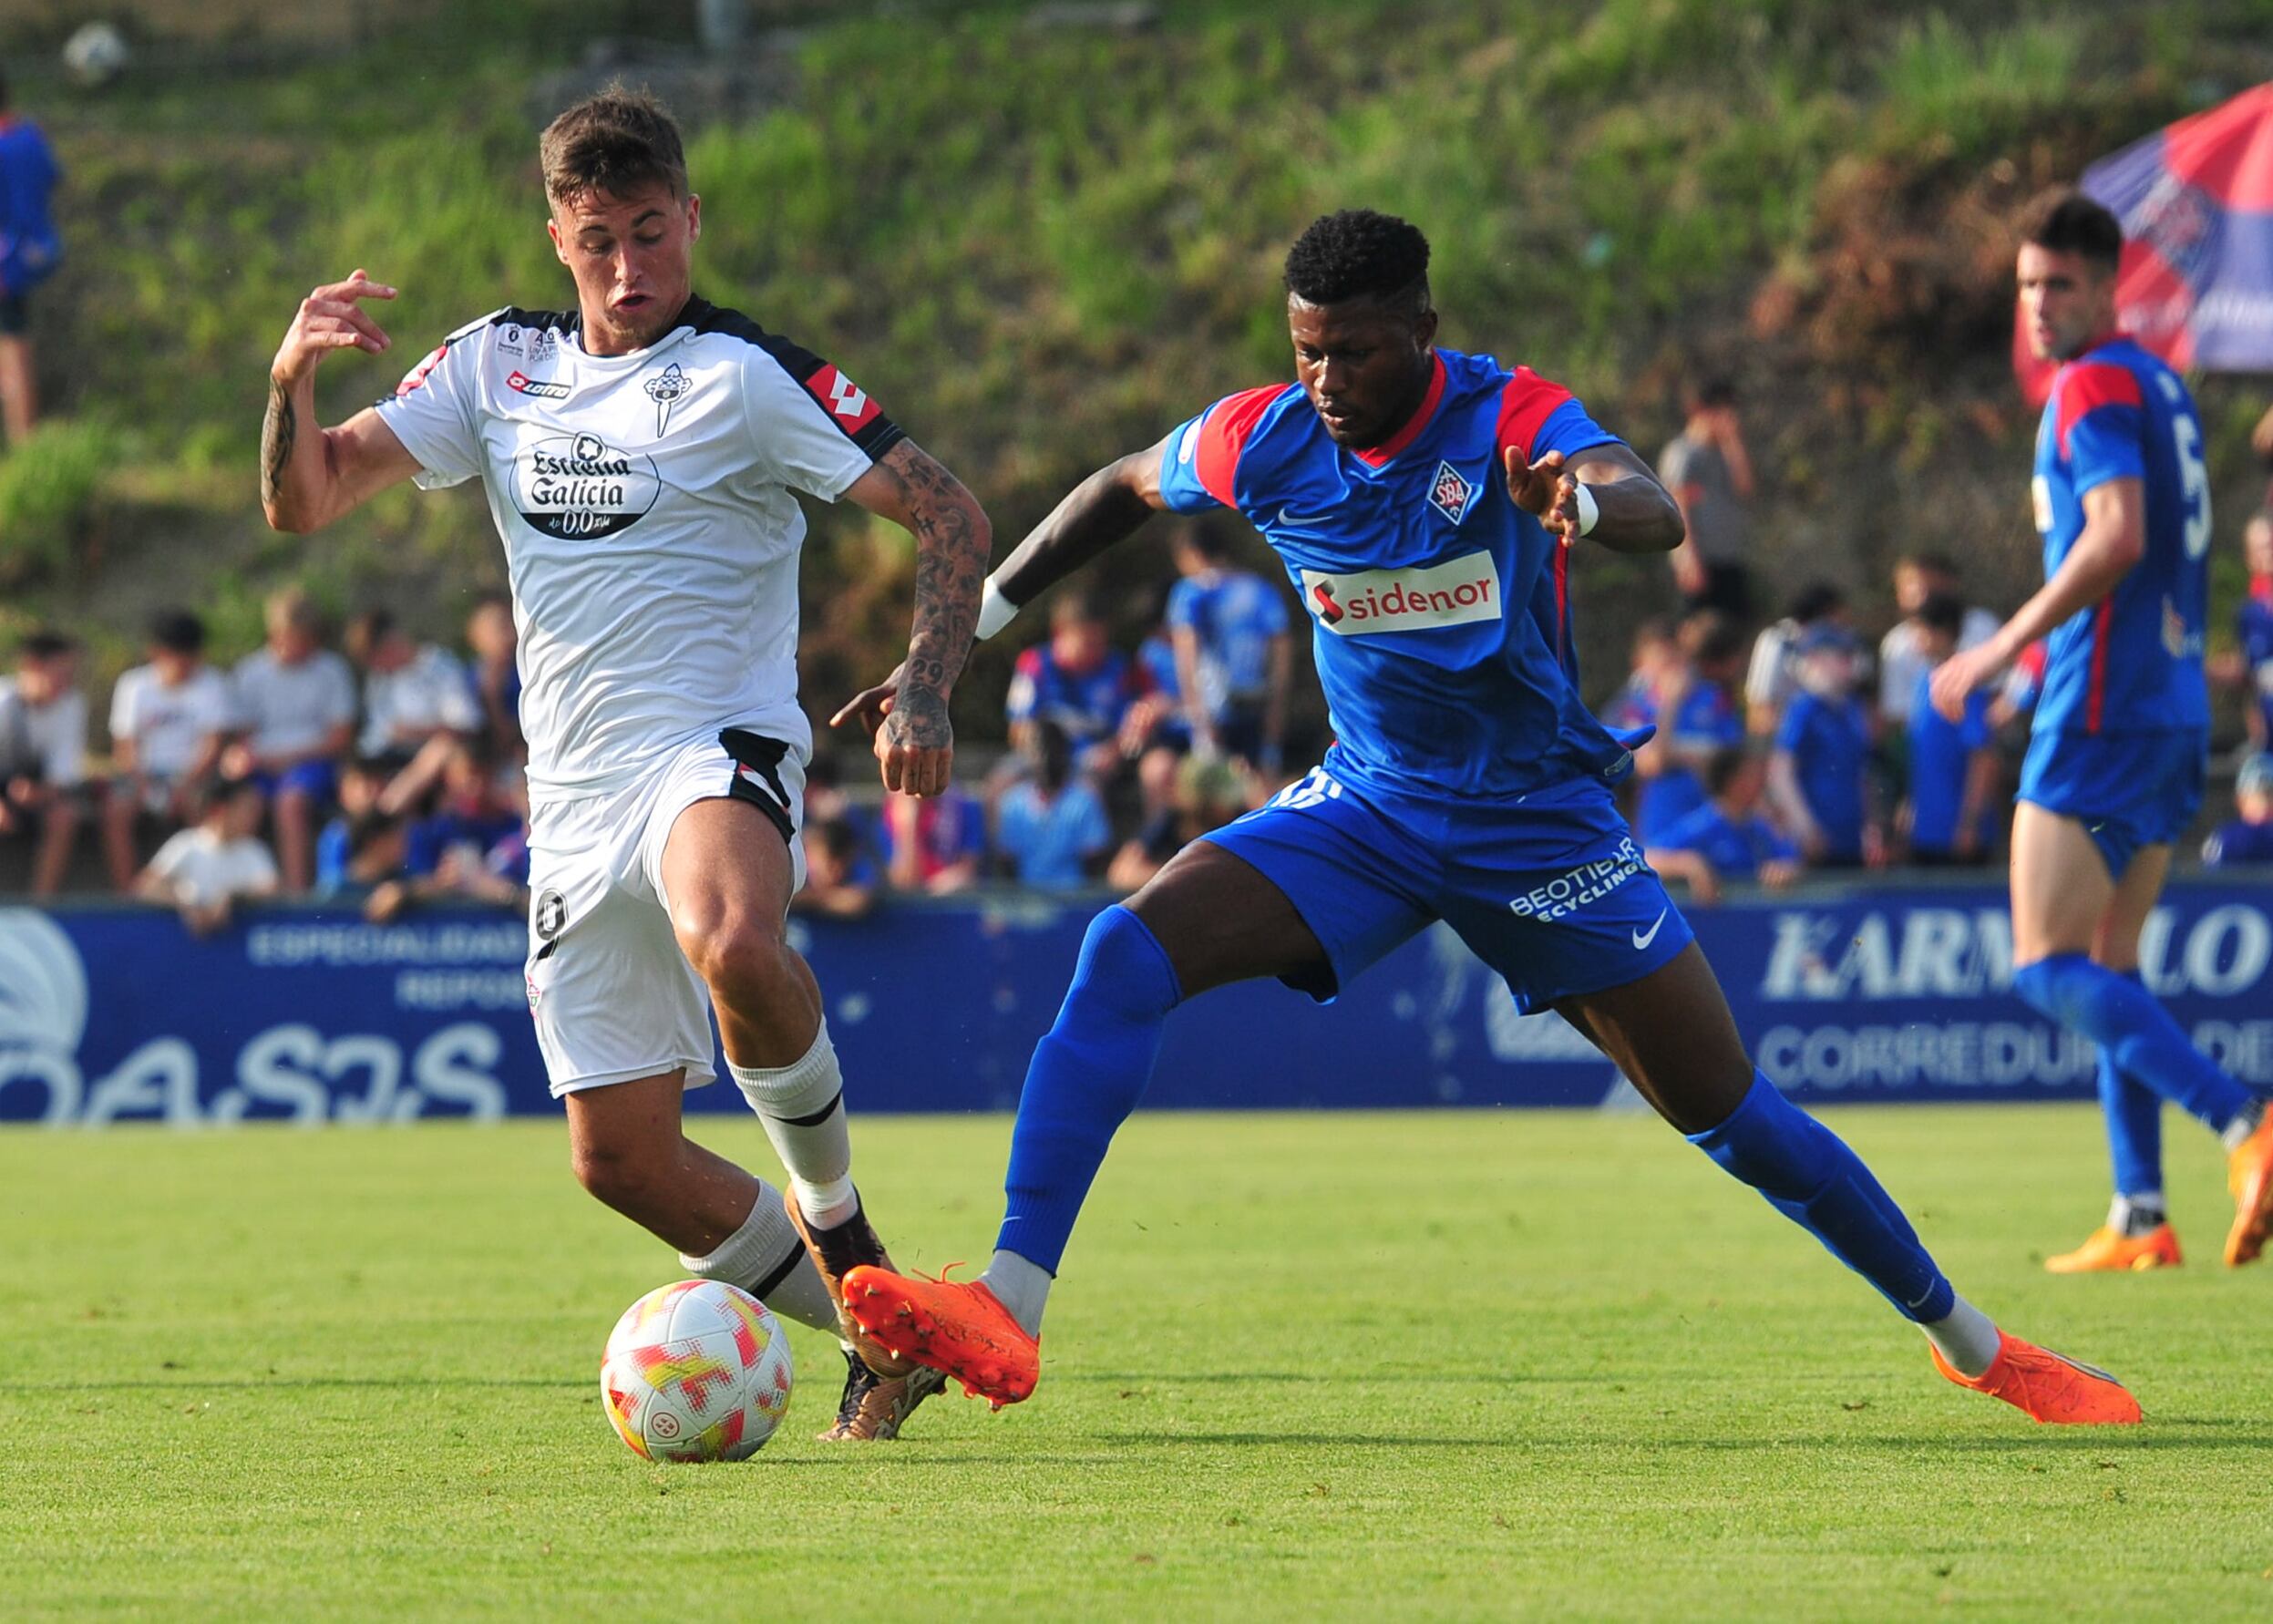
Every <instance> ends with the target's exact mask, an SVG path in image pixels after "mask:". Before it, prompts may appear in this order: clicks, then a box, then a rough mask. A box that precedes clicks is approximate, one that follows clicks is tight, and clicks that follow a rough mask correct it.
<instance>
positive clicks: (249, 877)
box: [134, 779, 277, 936]
mask: <svg viewBox="0 0 2273 1624" xmlns="http://www.w3.org/2000/svg"><path fill="white" fill-rule="evenodd" d="M194 807H195V813H196V817H197V821H196V822H195V823H194V824H192V825H191V826H190V827H188V828H186V829H182V830H180V831H179V832H177V833H176V834H175V835H174V836H173V837H172V838H170V839H169V840H168V841H167V842H166V843H165V844H164V845H163V846H161V847H159V848H158V855H157V856H156V857H154V858H150V861H149V868H147V869H143V870H142V874H141V878H140V879H137V880H136V881H135V884H134V891H135V894H136V895H137V896H139V897H140V898H142V899H144V900H146V901H150V902H158V903H162V904H164V905H165V906H167V907H170V908H173V909H176V910H179V911H180V914H181V922H182V924H183V925H184V926H186V927H187V928H188V929H189V931H190V934H191V935H192V936H210V935H211V934H212V933H213V932H214V931H216V930H221V929H223V928H225V927H226V926H227V925H228V923H229V920H230V917H231V913H232V912H233V911H234V909H235V906H236V902H237V899H239V898H241V897H266V896H272V895H273V894H274V893H275V890H276V878H277V877H276V859H275V858H272V857H271V856H269V851H268V848H267V847H265V846H263V845H262V844H261V838H260V828H261V815H262V797H261V791H260V788H259V786H257V785H255V784H253V783H252V781H251V780H250V779H239V780H237V781H236V782H235V783H233V784H232V783H227V782H224V781H221V780H218V779H212V780H208V781H207V782H206V783H205V784H204V785H203V786H201V787H200V788H199V790H198V791H197V794H196V797H195V802H194Z"/></svg>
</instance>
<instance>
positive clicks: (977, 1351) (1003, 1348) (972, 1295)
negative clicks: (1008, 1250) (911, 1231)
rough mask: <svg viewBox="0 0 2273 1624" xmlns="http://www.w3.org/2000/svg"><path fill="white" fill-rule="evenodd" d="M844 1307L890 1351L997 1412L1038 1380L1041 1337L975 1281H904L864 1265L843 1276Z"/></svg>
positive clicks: (901, 1276) (900, 1276)
mask: <svg viewBox="0 0 2273 1624" xmlns="http://www.w3.org/2000/svg"><path fill="white" fill-rule="evenodd" d="M845 1311H846V1312H847V1313H849V1314H850V1315H851V1316H852V1318H853V1320H854V1321H855V1322H856V1323H858V1324H859V1327H860V1329H861V1331H863V1332H865V1333H866V1334H867V1335H868V1336H869V1337H870V1338H872V1339H873V1340H874V1341H879V1342H881V1343H882V1344H883V1345H884V1347H885V1348H886V1349H887V1350H888V1351H890V1352H891V1353H892V1354H893V1355H894V1356H896V1357H898V1358H900V1359H906V1360H911V1361H913V1362H915V1363H917V1364H923V1365H929V1366H931V1369H933V1370H935V1371H942V1372H946V1373H947V1374H948V1375H951V1376H952V1377H954V1378H955V1380H956V1381H958V1382H962V1390H963V1392H964V1393H968V1394H971V1395H972V1396H974V1397H978V1398H983V1399H985V1400H986V1401H987V1402H988V1403H990V1404H992V1405H993V1406H994V1408H996V1409H997V1410H999V1409H1001V1408H1002V1407H1003V1405H1004V1404H1014V1403H1018V1402H1019V1400H1021V1399H1023V1398H1025V1397H1027V1396H1029V1395H1030V1394H1032V1393H1033V1392H1034V1383H1035V1382H1037V1381H1039V1380H1040V1379H1041V1375H1042V1341H1041V1339H1040V1338H1038V1337H1031V1336H1028V1335H1027V1334H1026V1333H1025V1331H1023V1330H1021V1329H1020V1327H1019V1324H1018V1321H1015V1320H1013V1319H1012V1318H1011V1315H1010V1311H1009V1310H1008V1309H1006V1308H1004V1307H1003V1303H1002V1300H1001V1299H1000V1298H998V1297H996V1296H995V1295H994V1293H993V1292H992V1291H990V1290H987V1289H986V1286H985V1284H984V1283H983V1282H982V1281H979V1280H972V1281H970V1282H969V1283H968V1284H966V1283H964V1282H962V1281H960V1280H944V1279H942V1280H911V1279H910V1278H909V1277H908V1276H906V1275H904V1274H894V1273H893V1272H892V1271H891V1270H890V1269H875V1268H871V1267H869V1266H867V1265H863V1266H862V1267H860V1268H859V1269H853V1270H852V1271H851V1272H850V1273H849V1274H847V1275H846V1276H845Z"/></svg>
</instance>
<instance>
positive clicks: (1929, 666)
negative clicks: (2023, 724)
mask: <svg viewBox="0 0 2273 1624" xmlns="http://www.w3.org/2000/svg"><path fill="white" fill-rule="evenodd" d="M1907 623H1909V624H1911V625H1913V626H1914V627H1915V628H1916V632H1917V635H1916V636H1915V637H1914V638H1913V639H1912V640H1911V645H1910V646H1911V649H1912V650H1914V651H1915V653H1916V654H1917V656H1918V658H1917V660H1916V662H1915V663H1914V665H1913V672H1912V675H1911V678H1910V687H1911V694H1910V704H1908V706H1907V707H1906V709H1907V712H1908V731H1909V768H1910V793H1909V797H1908V802H1907V803H1906V805H1905V807H1904V821H1905V822H1906V823H1907V824H1908V827H1909V836H1910V860H1911V861H1912V862H1914V863H1921V864H1925V865H1927V866H1928V867H1937V868H1941V867H1949V866H1952V865H1959V864H1968V865H1970V864H1979V863H1985V862H1987V861H1988V860H1989V852H1990V847H1991V846H1992V845H1993V844H1994V843H1995V840H1996V818H1997V807H1996V795H1997V777H1998V767H1997V751H1996V730H1995V728H1993V727H1992V726H1990V720H1989V704H1990V699H1989V694H1988V692H1987V691H1986V690H1978V691H1976V692H1975V693H1974V694H1972V695H1971V696H1970V697H1969V698H1968V699H1967V700H1966V702H1965V719H1964V720H1963V721H1961V722H1952V721H1950V720H1949V718H1948V717H1946V716H1944V715H1943V714H1941V713H1940V712H1939V711H1937V710H1936V709H1934V706H1933V701H1932V698H1931V697H1930V694H1929V693H1928V690H1929V689H1930V687H1931V686H1932V683H1933V674H1934V670H1935V668H1936V667H1937V666H1939V664H1940V663H1942V662H1943V661H1944V660H1947V659H1948V658H1949V656H1950V655H1952V654H1954V653H1957V652H1958V649H1959V644H1960V642H1961V640H1962V638H1963V636H1964V632H1965V605H1964V604H1963V603H1962V602H1960V601H1959V600H1958V599H1956V598H1954V597H1952V596H1950V595H1949V593H1947V592H1938V593H1936V594H1935V595H1934V596H1932V597H1930V598H1928V599H1927V600H1926V601H1925V602H1923V603H1921V604H1920V605H1918V612H1916V613H1915V614H1914V615H1912V616H1911V618H1910V621H1909V622H1907Z"/></svg>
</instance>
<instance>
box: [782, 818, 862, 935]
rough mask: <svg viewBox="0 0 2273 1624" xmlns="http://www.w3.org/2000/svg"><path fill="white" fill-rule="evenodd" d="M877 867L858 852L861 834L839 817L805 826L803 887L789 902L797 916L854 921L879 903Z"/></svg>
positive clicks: (811, 822) (860, 851) (809, 821)
mask: <svg viewBox="0 0 2273 1624" xmlns="http://www.w3.org/2000/svg"><path fill="white" fill-rule="evenodd" d="M877 892H878V881H877V876H876V865H875V864H874V863H871V862H870V861H869V859H868V856H867V854H866V853H864V852H863V851H862V850H861V849H860V831H859V829H857V828H855V827H853V826H852V825H851V824H849V823H848V822H847V821H846V820H845V819H843V818H841V817H824V818H821V819H820V820H818V822H815V821H811V820H808V821H807V824H806V826H805V884H804V886H803V887H802V888H800V889H799V890H798V891H797V895H796V896H794V897H792V898H790V899H789V906H790V908H791V909H793V910H796V911H797V912H799V913H823V914H827V915H828V916H829V917H830V918H832V919H840V920H857V919H860V918H863V917H865V916H866V915H868V914H870V913H873V912H874V911H875V910H876V904H877V901H878V895H877Z"/></svg>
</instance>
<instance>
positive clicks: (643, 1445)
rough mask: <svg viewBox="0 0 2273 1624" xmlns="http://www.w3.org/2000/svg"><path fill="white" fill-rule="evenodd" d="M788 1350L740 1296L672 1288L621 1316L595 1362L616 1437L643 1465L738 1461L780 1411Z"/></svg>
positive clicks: (756, 1304) (771, 1324) (765, 1317)
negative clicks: (597, 1365) (605, 1348)
mask: <svg viewBox="0 0 2273 1624" xmlns="http://www.w3.org/2000/svg"><path fill="white" fill-rule="evenodd" d="M789 1383H790V1371H789V1342H788V1339H787V1338H786V1337H784V1336H783V1335H782V1334H781V1321H778V1320H777V1319H775V1318H774V1316H773V1315H772V1314H771V1313H770V1312H768V1311H767V1310H766V1305H765V1304H764V1303H762V1302H760V1301H758V1300H757V1299H756V1298H755V1297H753V1296H751V1295H750V1294H749V1293H748V1292H747V1291H742V1290H735V1288H734V1287H732V1286H729V1285H725V1284H724V1283H723V1282H721V1281H718V1280H680V1281H678V1282H677V1283H676V1284H674V1285H669V1286H663V1287H661V1288H659V1289H658V1290H653V1291H650V1292H649V1293H648V1294H647V1295H646V1296H644V1297H643V1298H641V1299H640V1300H638V1301H637V1302H635V1303H633V1305H632V1306H631V1307H630V1308H628V1309H626V1310H625V1311H623V1318H622V1319H621V1320H619V1321H616V1326H615V1331H614V1332H613V1333H612V1335H611V1336H610V1337H609V1338H608V1351H607V1352H606V1353H605V1354H604V1355H603V1356H602V1359H601V1362H600V1403H601V1404H602V1407H604V1408H605V1409H606V1411H607V1412H608V1420H609V1421H610V1423H612V1424H613V1425H614V1427H615V1430H616V1435H617V1436H618V1437H620V1438H622V1440H623V1442H624V1443H625V1444H628V1445H630V1446H631V1449H632V1451H633V1454H638V1455H640V1456H642V1457H643V1458H644V1459H647V1460H653V1461H738V1460H746V1459H747V1458H748V1457H750V1456H751V1455H753V1454H756V1453H757V1452H758V1450H759V1449H761V1448H763V1447H764V1446H765V1444H766V1439H768V1438H770V1437H772V1436H773V1435H774V1429H775V1428H776V1427H777V1426H779V1425H780V1424H781V1417H782V1413H783V1412H785V1411H786V1410H787V1409H788V1407H789Z"/></svg>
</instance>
